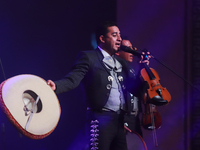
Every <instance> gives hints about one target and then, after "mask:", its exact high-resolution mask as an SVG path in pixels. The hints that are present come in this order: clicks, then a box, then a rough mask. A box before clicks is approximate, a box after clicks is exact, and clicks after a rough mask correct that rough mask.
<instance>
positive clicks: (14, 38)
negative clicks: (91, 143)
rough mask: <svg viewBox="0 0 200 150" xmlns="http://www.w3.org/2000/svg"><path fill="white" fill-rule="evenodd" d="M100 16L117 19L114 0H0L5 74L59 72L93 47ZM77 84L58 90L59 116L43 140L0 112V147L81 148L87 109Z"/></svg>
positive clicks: (47, 75)
mask: <svg viewBox="0 0 200 150" xmlns="http://www.w3.org/2000/svg"><path fill="white" fill-rule="evenodd" d="M105 4H106V5H105ZM105 20H113V21H116V1H115V0H111V1H106V0H95V1H93V0H85V1H82V0H76V1H74V0H68V1H66V0H59V1H54V0H50V1H48V0H34V1H32V0H28V1H27V0H20V1H14V0H7V1H0V58H1V62H2V64H3V68H4V73H5V76H6V78H7V79H8V78H10V77H13V76H16V75H21V74H34V75H37V76H39V77H41V78H43V79H44V80H48V79H52V80H57V79H60V78H62V77H64V76H65V75H66V74H67V72H68V71H69V69H70V68H71V66H72V64H73V62H74V59H75V57H76V55H77V53H78V52H79V51H81V50H89V49H93V46H92V45H95V43H94V42H93V41H94V40H93V39H94V32H93V31H94V29H95V26H96V25H97V24H98V23H99V22H101V21H105ZM4 80H5V79H4V76H3V71H2V70H1V73H0V81H1V82H3V81H4ZM80 88H81V87H78V88H77V89H75V90H73V91H70V92H68V93H64V94H60V95H58V98H59V100H60V105H61V117H60V121H59V123H58V125H57V127H56V129H55V130H54V132H53V133H52V134H50V136H48V137H46V138H44V139H42V140H32V139H29V138H27V137H25V136H24V135H22V134H20V133H19V132H18V131H17V130H16V129H15V128H14V127H13V126H12V125H11V124H10V122H8V120H7V118H5V115H4V114H3V113H2V111H0V123H1V127H0V131H1V132H0V149H2V150H11V149H21V150H27V149H29V150H54V149H57V150H65V149H80V146H79V145H81V140H82V138H81V137H82V132H83V128H84V120H85V114H84V113H85V110H86V108H85V107H84V103H83V95H82V93H81V90H80Z"/></svg>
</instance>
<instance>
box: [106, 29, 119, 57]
mask: <svg viewBox="0 0 200 150" xmlns="http://www.w3.org/2000/svg"><path fill="white" fill-rule="evenodd" d="M108 30H109V32H108V33H107V34H106V36H105V37H104V42H105V43H104V47H103V48H104V50H105V51H107V52H108V53H109V54H110V55H113V54H114V53H116V52H117V51H118V49H119V48H120V44H121V40H122V39H121V36H120V31H119V28H118V27H116V26H112V27H108Z"/></svg>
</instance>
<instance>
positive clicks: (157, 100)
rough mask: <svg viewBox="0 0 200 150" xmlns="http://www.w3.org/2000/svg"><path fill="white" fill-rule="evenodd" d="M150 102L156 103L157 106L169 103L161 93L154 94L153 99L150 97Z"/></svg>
mask: <svg viewBox="0 0 200 150" xmlns="http://www.w3.org/2000/svg"><path fill="white" fill-rule="evenodd" d="M148 103H150V104H154V105H156V106H163V105H166V104H168V101H167V100H164V99H162V98H161V97H160V96H159V95H157V96H154V97H153V98H152V99H149V100H148Z"/></svg>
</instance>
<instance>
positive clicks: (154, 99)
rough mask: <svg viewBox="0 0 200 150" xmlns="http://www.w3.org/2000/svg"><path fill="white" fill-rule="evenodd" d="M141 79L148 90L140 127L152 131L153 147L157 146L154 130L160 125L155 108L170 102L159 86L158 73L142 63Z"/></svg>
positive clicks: (159, 116) (167, 93) (168, 96)
mask: <svg viewBox="0 0 200 150" xmlns="http://www.w3.org/2000/svg"><path fill="white" fill-rule="evenodd" d="M140 74H141V77H142V79H143V80H144V81H146V82H147V83H148V88H147V90H146V92H145V94H144V105H145V113H144V114H143V116H142V126H143V127H144V128H145V129H148V130H153V131H154V132H153V137H154V141H155V145H156V146H158V143H157V138H156V132H155V129H159V128H160V127H161V124H162V119H161V115H160V113H159V112H158V111H157V110H156V106H162V105H166V104H168V103H169V102H170V101H171V95H170V93H169V92H168V90H167V89H166V88H164V87H162V86H161V84H160V82H159V81H160V77H159V76H158V73H157V72H156V71H155V70H154V69H152V68H149V66H148V65H147V64H146V63H144V68H143V69H142V70H141V71H140Z"/></svg>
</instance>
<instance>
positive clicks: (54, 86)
mask: <svg viewBox="0 0 200 150" xmlns="http://www.w3.org/2000/svg"><path fill="white" fill-rule="evenodd" d="M47 85H49V86H50V87H51V89H52V90H53V91H55V90H56V84H55V83H54V82H53V81H52V80H48V81H47Z"/></svg>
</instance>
